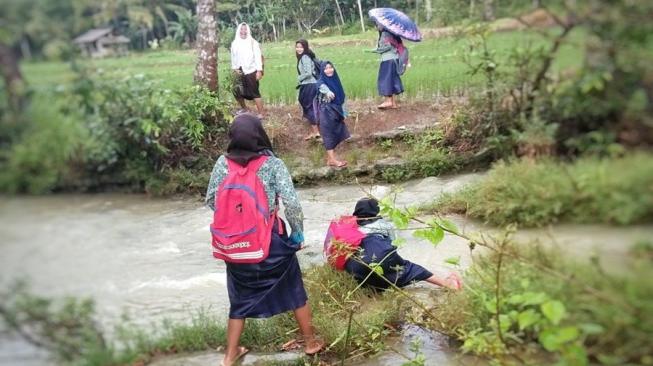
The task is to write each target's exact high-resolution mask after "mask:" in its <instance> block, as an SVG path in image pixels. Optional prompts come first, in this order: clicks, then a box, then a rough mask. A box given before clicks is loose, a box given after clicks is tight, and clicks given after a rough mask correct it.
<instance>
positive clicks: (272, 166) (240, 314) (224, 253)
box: [206, 113, 324, 366]
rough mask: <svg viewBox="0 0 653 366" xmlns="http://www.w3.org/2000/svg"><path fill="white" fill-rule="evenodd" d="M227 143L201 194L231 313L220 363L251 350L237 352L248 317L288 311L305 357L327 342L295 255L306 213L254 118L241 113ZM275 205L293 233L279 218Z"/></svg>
mask: <svg viewBox="0 0 653 366" xmlns="http://www.w3.org/2000/svg"><path fill="white" fill-rule="evenodd" d="M229 138H230V142H229V146H228V147H227V154H225V155H223V156H220V157H219V158H218V160H217V162H216V164H215V167H214V168H213V172H212V173H211V179H210V181H209V187H208V190H207V193H206V205H207V206H208V207H209V208H210V209H211V210H213V211H214V215H213V223H212V224H211V226H210V229H211V235H212V245H213V256H214V257H215V258H217V259H221V260H224V261H225V264H226V267H227V291H228V293H229V303H230V309H229V321H228V324H227V348H226V351H225V357H224V360H223V362H222V365H223V366H230V365H233V364H234V363H235V362H236V360H238V359H239V358H241V357H242V356H244V355H245V354H246V353H247V352H248V349H246V348H245V347H241V346H239V339H240V335H241V334H242V332H243V329H244V326H245V319H246V318H268V317H271V316H273V315H276V314H280V313H284V312H287V311H293V312H294V314H295V318H296V320H297V323H298V325H299V329H300V331H301V332H302V335H303V336H304V339H305V342H306V343H305V347H304V352H305V353H307V354H315V353H317V352H319V351H320V350H321V349H322V347H323V346H324V344H323V343H322V342H321V341H319V340H318V339H317V338H316V337H315V334H314V331H313V326H312V320H311V310H310V308H309V306H308V303H307V296H306V291H305V290H304V284H303V282H302V277H301V271H300V268H299V262H298V261H297V255H296V254H295V253H296V252H297V251H298V250H299V249H301V245H302V243H303V241H304V238H303V234H302V233H303V213H302V208H301V205H300V203H299V199H298V197H297V193H296V192H295V189H294V187H293V183H292V180H291V177H290V174H289V173H288V169H287V168H286V166H285V164H284V163H283V161H281V160H280V159H278V158H276V157H275V156H274V154H273V152H272V145H271V143H270V139H269V138H268V136H267V134H266V133H265V130H264V129H263V126H262V124H261V120H260V119H259V118H257V117H256V116H254V115H253V114H249V113H244V114H240V115H238V116H237V117H236V118H235V119H234V121H233V123H232V125H231V127H230V129H229ZM279 199H281V200H282V201H283V204H284V207H285V210H284V211H285V216H286V218H287V220H288V224H289V226H290V228H291V230H292V231H291V233H290V235H288V234H289V233H288V231H287V228H286V225H285V223H284V221H283V220H281V219H280V218H279V217H278V215H277V210H278V201H279Z"/></svg>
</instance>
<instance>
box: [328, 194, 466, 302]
mask: <svg viewBox="0 0 653 366" xmlns="http://www.w3.org/2000/svg"><path fill="white" fill-rule="evenodd" d="M379 211H380V210H379V203H378V202H377V201H376V200H375V199H372V198H361V199H360V200H358V202H356V207H355V209H354V213H353V215H352V216H345V217H344V218H340V220H336V221H335V222H332V223H331V226H330V227H329V231H328V232H327V237H326V240H325V243H324V244H325V252H326V253H325V254H326V255H327V259H328V262H329V264H331V265H332V266H333V267H334V268H336V269H338V270H340V271H346V272H347V273H349V274H350V275H352V276H353V277H354V279H356V281H357V282H359V283H363V284H364V285H365V286H367V287H371V288H373V289H377V290H385V289H387V288H389V287H390V283H393V284H394V285H396V286H397V287H404V286H408V285H410V284H411V283H414V282H418V281H426V282H428V283H431V284H434V285H436V286H441V287H447V288H450V289H453V290H460V289H461V288H462V281H461V279H460V277H458V275H457V274H456V273H451V274H450V275H449V276H448V277H446V278H441V277H439V276H436V275H434V274H433V273H432V272H430V271H429V270H427V269H426V268H424V267H422V266H420V265H419V264H417V263H413V262H410V261H408V260H405V259H403V258H402V257H401V256H400V255H399V254H398V253H397V247H395V246H394V245H392V241H393V240H394V239H395V233H394V231H395V230H394V227H393V226H392V224H391V223H390V222H388V221H386V220H385V219H383V217H381V216H379ZM334 239H335V241H337V242H339V243H341V245H340V247H338V246H334V245H333V243H334ZM343 244H344V245H345V246H347V247H348V248H343V247H342V245H343ZM371 265H378V266H379V267H380V268H381V269H382V271H379V272H380V273H381V274H379V273H377V272H373V271H371V270H370V266H371Z"/></svg>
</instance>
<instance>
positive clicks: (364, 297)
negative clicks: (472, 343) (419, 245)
mask: <svg viewBox="0 0 653 366" xmlns="http://www.w3.org/2000/svg"><path fill="white" fill-rule="evenodd" d="M303 279H304V283H305V288H306V290H307V292H308V295H309V299H310V305H311V308H312V312H313V324H314V326H315V328H316V331H317V333H318V335H319V336H320V337H321V338H322V339H324V340H325V341H326V343H327V345H329V347H328V349H327V352H326V354H323V355H321V356H320V357H322V358H324V357H326V358H329V359H331V358H336V357H337V358H339V357H340V355H341V354H343V352H344V351H345V345H344V343H345V342H344V335H345V333H346V329H347V324H346V322H343V321H338V322H334V321H333V320H334V317H338V318H340V319H344V318H346V317H347V315H348V314H349V312H350V311H353V312H354V316H353V325H352V329H351V335H350V342H349V346H348V347H347V350H348V354H349V355H350V356H351V355H352V354H354V355H363V354H372V353H375V352H377V351H380V350H382V349H383V346H384V343H383V342H384V340H385V338H386V336H387V335H389V334H390V333H391V331H390V330H388V329H387V328H386V324H396V323H397V322H398V321H399V319H400V315H401V313H402V310H403V309H404V307H403V306H402V302H401V301H400V299H399V295H398V294H397V293H394V292H392V291H388V292H386V293H385V294H383V295H381V296H376V297H375V296H372V295H373V293H372V292H370V291H369V290H365V289H358V290H356V291H353V290H354V289H355V288H356V287H357V286H356V283H355V282H354V280H353V279H352V278H351V276H349V275H347V274H345V273H343V272H336V271H334V270H333V269H331V268H330V267H328V266H326V265H324V266H317V267H314V268H312V269H310V270H309V271H308V272H307V273H305V274H304V275H303ZM350 293H351V295H350ZM3 295H5V298H6V300H7V301H6V302H5V303H4V304H2V306H0V321H2V322H3V323H6V325H7V326H8V330H9V329H11V330H22V331H24V330H25V329H31V330H35V331H33V332H30V334H32V339H36V340H38V341H39V342H41V343H42V344H45V345H47V348H48V349H49V350H50V351H51V352H52V354H53V355H54V356H55V357H57V358H58V359H59V361H61V362H69V363H72V364H79V365H97V366H100V365H124V364H138V363H140V362H144V363H147V362H149V361H151V360H152V359H153V358H156V357H159V356H165V355H170V354H176V353H190V352H196V351H208V350H214V349H216V348H217V347H221V346H225V344H226V325H225V322H226V317H225V316H224V315H216V314H214V313H213V312H211V311H210V310H209V309H202V308H200V309H199V310H197V311H196V312H195V313H192V314H191V316H190V320H189V321H186V322H182V321H175V322H173V321H169V320H164V321H162V322H161V323H158V324H153V327H152V328H151V329H150V330H144V329H142V328H140V327H138V326H136V325H134V324H132V323H131V322H130V321H129V319H124V321H123V323H121V324H120V325H119V326H117V327H116V331H115V332H114V333H113V336H112V340H107V341H106V342H105V341H103V339H106V336H105V334H104V332H103V331H102V329H100V328H99V326H98V325H97V323H96V322H95V320H94V319H95V318H96V315H97V314H96V312H95V307H94V305H93V301H92V300H90V299H81V300H79V299H75V298H65V299H49V298H44V297H41V296H39V295H34V294H32V293H30V292H29V291H28V288H27V287H26V285H25V284H24V283H21V284H17V285H16V286H14V287H13V289H12V290H11V291H9V292H7V293H3ZM69 318H72V319H70V320H69ZM297 333H298V330H297V324H296V322H295V319H294V317H293V316H292V313H285V314H281V315H278V316H275V317H272V318H270V319H248V320H247V322H246V326H245V331H244V333H243V335H242V336H241V344H242V345H244V346H246V347H248V348H250V349H252V350H254V351H257V352H277V351H278V350H279V349H280V348H281V345H282V344H284V343H285V342H287V341H288V340H290V339H293V338H294V337H295V336H298V334H297ZM70 347H73V348H72V350H73V351H69V349H70ZM320 357H318V358H320ZM313 362H319V360H318V359H315V360H309V359H306V358H305V357H303V356H299V357H298V359H297V361H291V362H268V363H266V364H269V365H282V364H283V365H295V364H298V365H308V364H312V363H313Z"/></svg>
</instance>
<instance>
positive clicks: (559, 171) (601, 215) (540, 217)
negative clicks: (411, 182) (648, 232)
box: [423, 153, 653, 226]
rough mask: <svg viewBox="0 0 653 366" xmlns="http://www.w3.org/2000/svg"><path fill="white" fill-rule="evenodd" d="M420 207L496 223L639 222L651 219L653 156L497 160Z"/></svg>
mask: <svg viewBox="0 0 653 366" xmlns="http://www.w3.org/2000/svg"><path fill="white" fill-rule="evenodd" d="M423 210H425V211H439V212H457V213H466V214H467V215H469V216H471V217H474V218H479V219H481V220H484V221H486V222H488V223H490V224H493V225H500V226H503V225H507V224H512V223H516V224H519V225H523V226H542V225H546V224H550V223H554V222H558V221H566V222H574V223H609V224H618V225H626V224H632V223H636V222H642V221H645V220H647V219H650V218H651V217H653V155H651V154H650V153H632V154H629V155H626V156H624V157H621V158H605V159H599V158H594V157H587V158H581V159H579V160H577V161H575V162H573V163H561V162H558V161H555V160H542V161H537V162H534V161H531V160H518V161H512V162H507V163H506V162H500V163H498V164H496V165H495V166H494V167H493V168H492V169H491V170H490V172H489V173H488V175H487V176H486V177H484V178H483V179H482V180H481V181H479V182H477V183H474V184H472V185H470V186H467V187H465V188H463V189H462V190H461V191H459V192H456V193H453V194H447V195H444V196H443V197H442V198H440V199H439V200H438V201H436V202H435V203H434V204H432V205H429V207H426V208H423Z"/></svg>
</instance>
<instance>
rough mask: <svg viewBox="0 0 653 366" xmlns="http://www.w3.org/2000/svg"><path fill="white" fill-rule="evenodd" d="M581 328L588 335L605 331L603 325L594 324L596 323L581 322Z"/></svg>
mask: <svg viewBox="0 0 653 366" xmlns="http://www.w3.org/2000/svg"><path fill="white" fill-rule="evenodd" d="M580 329H581V330H582V331H583V333H584V334H587V335H596V334H601V333H603V332H604V331H605V329H604V328H603V327H602V326H601V325H599V324H594V323H584V324H581V325H580Z"/></svg>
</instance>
